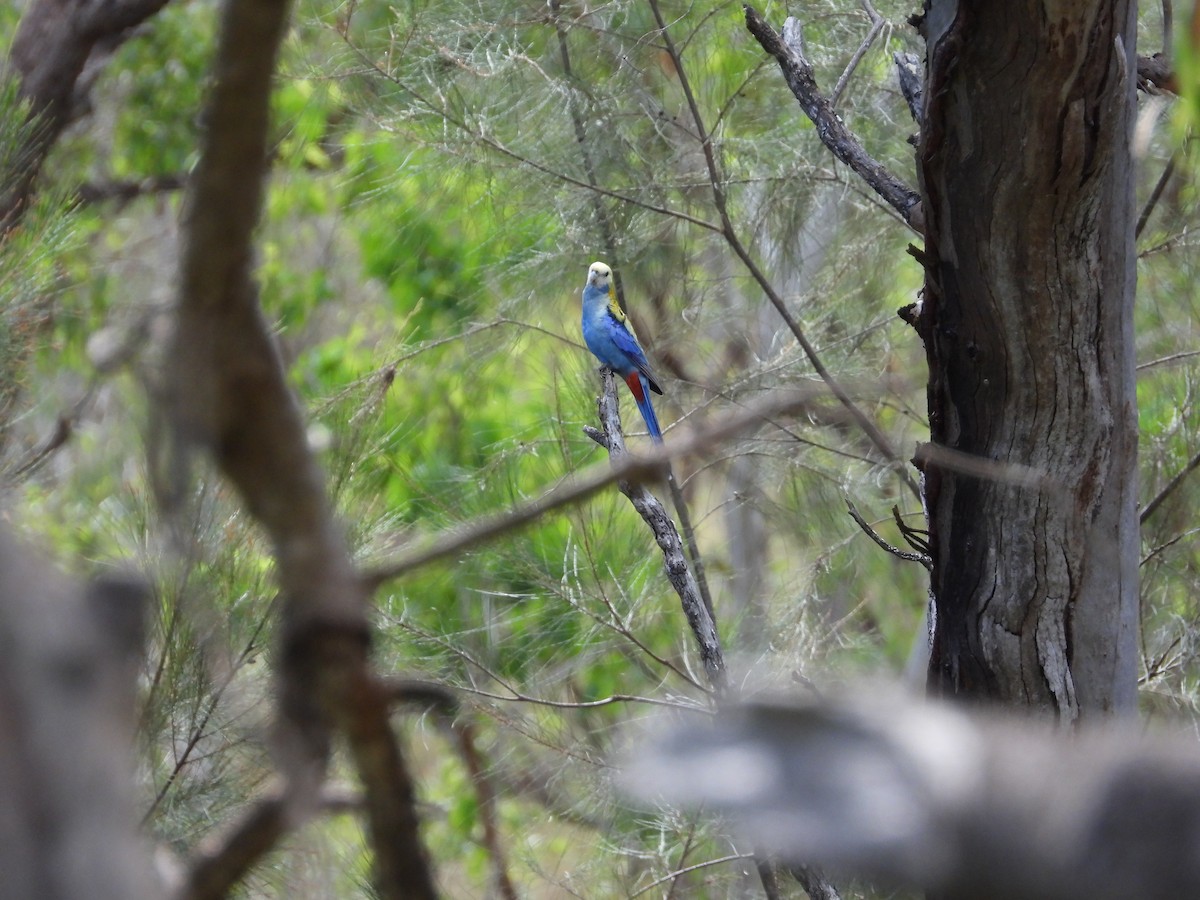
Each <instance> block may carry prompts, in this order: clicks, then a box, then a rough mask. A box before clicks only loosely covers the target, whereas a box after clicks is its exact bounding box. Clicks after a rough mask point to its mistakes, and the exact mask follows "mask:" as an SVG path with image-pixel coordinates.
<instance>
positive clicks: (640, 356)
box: [608, 306, 662, 394]
mask: <svg viewBox="0 0 1200 900" xmlns="http://www.w3.org/2000/svg"><path fill="white" fill-rule="evenodd" d="M609 312H610V313H613V314H612V315H610V316H609V318H608V333H609V336H610V337H611V338H612V342H613V343H614V344H616V345H617V349H618V350H620V351H621V352H622V353H624V354H625V355H626V356H627V357H629V361H630V362H632V363H633V365H634V366H635V367H636V368H637V370H638V371H639V372H641V373H642V375H644V376H645V378H646V381H648V382H649V384H650V390H652V391H654V393H656V394H661V393H662V388H660V387H659V386H658V382H656V381H655V380H654V373H653V372H652V371H651V370H650V363H649V362H648V361H647V359H646V353H645V351H643V350H642V345H641V344H639V343H638V339H637V338H636V337H634V334H633V332H632V331H630V330H629V325H628V324H627V323H626V321H625V316H624V314H621V315H620V318H618V317H617V313H619V312H620V310H619V309H617V310H616V312H614V311H613V307H612V306H610V307H609Z"/></svg>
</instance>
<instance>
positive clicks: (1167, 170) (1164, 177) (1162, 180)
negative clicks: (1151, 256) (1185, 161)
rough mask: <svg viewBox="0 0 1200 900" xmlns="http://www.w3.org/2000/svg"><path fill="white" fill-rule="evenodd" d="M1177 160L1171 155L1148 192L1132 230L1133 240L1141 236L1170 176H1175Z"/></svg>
mask: <svg viewBox="0 0 1200 900" xmlns="http://www.w3.org/2000/svg"><path fill="white" fill-rule="evenodd" d="M1177 159H1178V154H1175V155H1172V157H1171V158H1170V159H1169V160H1167V164H1166V165H1165V166H1164V167H1163V170H1162V174H1161V175H1159V176H1158V181H1156V182H1155V183H1154V190H1152V191H1151V192H1150V197H1149V199H1147V200H1146V205H1145V206H1144V207H1142V212H1141V214H1140V215H1139V216H1138V220H1137V225H1136V226H1135V227H1134V229H1133V237H1134V240H1137V239H1138V238H1140V237H1141V236H1142V232H1143V231H1144V230H1145V228H1146V223H1147V222H1149V221H1150V216H1151V215H1152V214H1153V213H1154V209H1155V207H1157V206H1158V201H1159V200H1160V199H1161V198H1162V195H1163V191H1165V190H1166V188H1167V184H1168V183H1169V182H1170V181H1171V176H1173V175H1174V174H1175V163H1176V160H1177Z"/></svg>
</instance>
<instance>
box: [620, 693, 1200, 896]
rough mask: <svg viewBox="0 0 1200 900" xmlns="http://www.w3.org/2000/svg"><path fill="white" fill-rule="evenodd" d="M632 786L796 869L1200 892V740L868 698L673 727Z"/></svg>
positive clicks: (901, 879) (1116, 890)
mask: <svg viewBox="0 0 1200 900" xmlns="http://www.w3.org/2000/svg"><path fill="white" fill-rule="evenodd" d="M626 783H627V785H628V786H629V787H630V788H631V789H632V790H633V791H634V792H635V793H637V794H638V795H640V796H641V797H643V798H644V799H646V800H648V801H653V802H663V801H666V802H668V803H671V804H677V805H682V806H687V807H699V806H702V807H703V808H704V809H705V810H706V811H708V812H711V813H712V814H714V815H728V816H731V817H733V818H734V819H735V820H736V822H737V823H739V824H740V826H741V827H742V829H743V830H744V833H745V834H746V835H747V837H748V838H749V839H751V840H753V841H756V842H758V843H759V845H760V846H762V847H764V848H765V849H767V850H768V851H770V852H776V853H778V854H780V856H782V857H783V858H785V859H805V860H814V859H815V860H818V861H819V862H820V863H822V864H827V865H829V866H831V867H832V868H834V869H836V870H840V871H845V872H849V873H854V874H858V875H863V876H866V877H868V878H874V879H879V880H881V881H884V882H890V883H903V884H908V885H912V886H915V887H919V888H924V889H926V890H928V891H933V892H937V893H941V894H944V895H949V896H956V897H971V898H973V900H989V898H995V900H999V898H1005V900H1078V898H1081V897H1087V898H1089V900H1128V898H1130V897H1137V898H1139V900H1173V898H1179V897H1196V896H1200V750H1198V749H1197V746H1196V741H1195V738H1194V736H1188V737H1168V736H1163V735H1158V736H1152V737H1146V736H1145V735H1144V734H1141V733H1140V732H1138V731H1137V730H1135V729H1134V728H1129V727H1119V726H1117V725H1111V726H1108V727H1105V728H1093V729H1091V730H1088V729H1083V730H1081V731H1077V732H1074V733H1066V732H1063V731H1062V730H1060V729H1057V728H1055V727H1053V726H1051V725H1049V724H1039V723H1034V722H1031V721H1028V720H1019V719H1016V718H1013V717H1009V718H1001V717H1000V716H991V717H988V716H983V715H979V714H976V715H968V714H967V713H965V712H963V711H962V710H960V709H955V708H951V707H938V706H931V705H929V704H925V703H920V702H917V701H914V700H911V699H905V698H902V697H900V696H898V695H895V696H889V695H888V692H886V691H885V692H884V694H883V696H880V693H879V692H878V691H874V692H872V693H871V695H870V696H866V695H859V696H856V697H853V698H851V699H849V700H843V701H841V702H824V703H814V704H808V705H801V704H792V703H786V702H776V703H769V702H765V703H763V702H760V703H753V704H749V705H746V706H743V707H740V708H737V707H727V708H726V709H723V710H721V711H720V712H719V713H718V714H717V717H716V719H715V720H714V719H712V718H711V717H704V718H701V717H695V719H694V720H693V721H692V722H690V723H687V724H683V725H679V724H676V725H674V726H673V727H671V728H669V729H668V730H667V731H666V732H665V733H663V734H661V735H659V736H658V737H656V738H654V739H652V740H651V741H649V742H648V744H647V742H643V743H642V744H640V745H639V746H638V748H637V757H636V759H633V760H631V763H630V766H629V769H628V772H627V777H626Z"/></svg>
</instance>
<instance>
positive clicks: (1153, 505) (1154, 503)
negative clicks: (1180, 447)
mask: <svg viewBox="0 0 1200 900" xmlns="http://www.w3.org/2000/svg"><path fill="white" fill-rule="evenodd" d="M1197 466H1200V453H1196V454H1195V455H1194V456H1193V457H1192V458H1191V459H1189V460H1188V461H1187V465H1186V466H1184V467H1183V469H1182V470H1181V471H1180V472H1179V473H1178V474H1176V475H1175V477H1174V478H1172V479H1171V480H1170V481H1168V482H1167V483H1166V485H1165V486H1164V487H1163V489H1162V490H1161V491H1159V492H1158V493H1157V494H1156V495H1155V496H1154V499H1153V500H1151V501H1150V502H1149V503H1147V504H1146V506H1145V507H1144V508H1143V509H1142V513H1141V515H1140V516H1139V517H1138V521H1139V522H1140V523H1141V524H1142V525H1145V524H1146V521H1147V520H1148V519H1149V518H1150V517H1151V516H1152V515H1154V513H1155V511H1156V510H1157V509H1158V508H1159V507H1160V506H1162V505H1163V503H1164V502H1165V501H1166V499H1167V498H1168V497H1170V496H1171V495H1172V494H1173V493H1175V491H1176V489H1177V488H1178V487H1179V486H1180V485H1181V484H1183V482H1184V480H1185V479H1186V478H1187V477H1188V476H1189V475H1191V474H1192V472H1194V471H1195V470H1196V467H1197Z"/></svg>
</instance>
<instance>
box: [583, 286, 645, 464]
mask: <svg viewBox="0 0 1200 900" xmlns="http://www.w3.org/2000/svg"><path fill="white" fill-rule="evenodd" d="M611 283H612V269H610V268H609V267H608V266H606V265H605V264H604V263H602V262H594V263H592V264H591V266H590V267H589V268H588V275H587V284H585V285H584V286H583V340H584V343H586V344H587V346H588V349H589V350H591V351H592V353H593V354H595V356H596V358H597V359H598V360H600V362H601V363H603V364H604V365H606V366H608V367H609V368H610V369H612V370H613V371H614V372H616V373H617V374H618V375H620V376H621V377H622V378H624V379H625V383H626V384H627V385H629V390H630V392H631V393H632V394H633V400H634V402H635V403H637V408H638V411H639V412H640V413H641V414H642V418H643V419H645V420H646V428H648V429H649V430H650V437H651V438H653V439H654V441H655V442H656V443H659V444H661V443H662V429H660V428H659V427H658V417H657V416H656V415H655V414H654V407H653V406H651V405H650V392H651V391H654V393H656V394H661V393H662V388H660V387H659V386H658V383H657V382H656V381H655V380H654V373H653V372H651V371H650V364H649V363H648V362H647V361H646V354H645V352H644V351H643V350H642V347H641V344H639V343H638V339H637V338H636V337H635V336H634V334H633V329H632V328H630V326H629V322H628V320H627V318H626V316H625V313H624V311H623V310H622V309H621V307H620V305H619V304H618V303H617V298H616V296H615V295H614V294H613V291H612V287H611Z"/></svg>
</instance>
